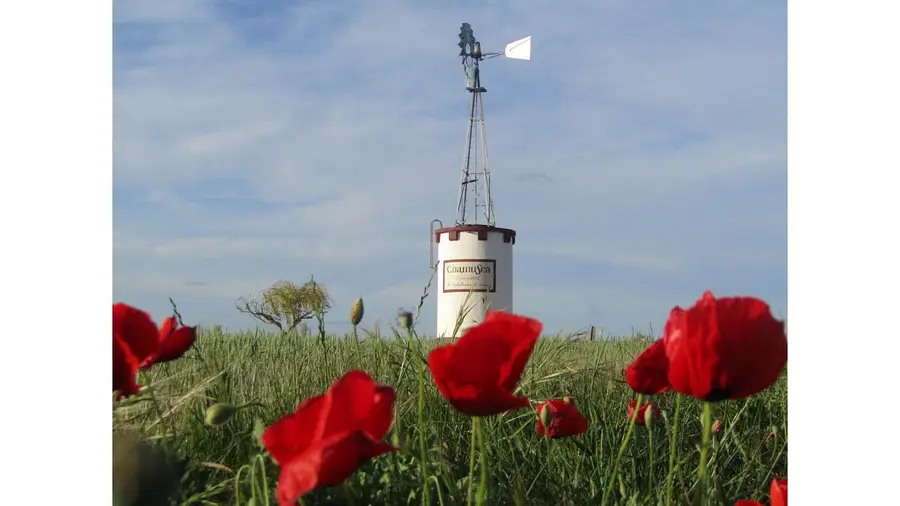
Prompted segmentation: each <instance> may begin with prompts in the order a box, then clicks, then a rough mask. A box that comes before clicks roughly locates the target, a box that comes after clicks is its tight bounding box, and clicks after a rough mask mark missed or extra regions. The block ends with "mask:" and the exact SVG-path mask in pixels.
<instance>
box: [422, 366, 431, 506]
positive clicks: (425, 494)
mask: <svg viewBox="0 0 900 506" xmlns="http://www.w3.org/2000/svg"><path fill="white" fill-rule="evenodd" d="M419 460H420V461H421V465H422V504H423V506H427V505H429V504H431V501H430V500H429V493H428V451H427V450H426V445H425V364H424V363H423V362H419Z"/></svg>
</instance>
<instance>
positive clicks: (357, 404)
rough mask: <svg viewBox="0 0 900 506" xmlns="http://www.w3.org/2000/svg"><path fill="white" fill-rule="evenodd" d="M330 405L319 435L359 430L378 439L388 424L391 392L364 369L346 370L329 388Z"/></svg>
mask: <svg viewBox="0 0 900 506" xmlns="http://www.w3.org/2000/svg"><path fill="white" fill-rule="evenodd" d="M325 395H326V396H331V398H332V405H331V409H330V412H329V415H328V421H327V422H326V428H325V433H324V434H323V437H327V436H328V435H329V434H333V433H339V432H343V431H349V430H357V429H362V430H364V431H366V432H367V433H369V434H370V435H371V436H372V437H373V438H375V439H381V438H383V437H384V435H385V434H386V433H387V431H388V429H389V428H390V426H391V421H392V417H393V403H394V392H393V389H391V388H390V387H386V386H384V385H378V384H377V383H375V381H374V380H373V379H372V378H371V377H370V376H369V375H368V374H366V373H365V372H363V371H360V370H354V371H350V372H348V373H347V374H345V375H344V376H343V377H341V378H340V379H339V380H337V381H336V382H334V384H332V385H331V387H329V389H328V392H326V394H325Z"/></svg>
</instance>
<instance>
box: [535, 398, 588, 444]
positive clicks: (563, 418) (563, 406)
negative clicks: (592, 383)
mask: <svg viewBox="0 0 900 506" xmlns="http://www.w3.org/2000/svg"><path fill="white" fill-rule="evenodd" d="M545 406H546V409H547V411H546V412H545V411H544V407H545ZM544 413H547V415H545V414H544ZM537 414H538V419H537V425H536V426H535V430H536V431H537V433H538V434H540V435H541V436H547V437H549V438H551V439H555V438H560V437H570V436H577V435H578V434H584V433H585V432H587V429H588V422H587V418H585V417H584V415H582V414H581V412H580V411H578V408H576V407H575V401H574V400H572V399H571V398H568V397H566V398H563V399H550V400H548V401H546V402H539V403H538V405H537ZM545 416H546V419H547V420H548V421H549V423H548V424H547V426H545V425H544V420H541V418H542V417H545Z"/></svg>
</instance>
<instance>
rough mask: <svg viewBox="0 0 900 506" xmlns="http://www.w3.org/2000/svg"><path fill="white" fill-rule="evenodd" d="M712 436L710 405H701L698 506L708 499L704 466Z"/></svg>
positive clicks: (707, 477) (706, 476) (702, 505)
mask: <svg viewBox="0 0 900 506" xmlns="http://www.w3.org/2000/svg"><path fill="white" fill-rule="evenodd" d="M711 435H712V404H711V403H709V402H704V403H703V439H702V446H701V447H700V465H699V466H698V467H697V480H698V481H699V483H700V495H699V497H700V506H706V503H707V498H708V497H709V473H708V472H707V469H706V464H707V462H708V460H709V440H710V438H711Z"/></svg>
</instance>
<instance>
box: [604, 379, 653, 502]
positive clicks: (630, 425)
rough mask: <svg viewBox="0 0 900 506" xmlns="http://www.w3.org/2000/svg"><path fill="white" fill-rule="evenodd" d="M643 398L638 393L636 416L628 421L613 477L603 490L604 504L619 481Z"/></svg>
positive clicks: (614, 465)
mask: <svg viewBox="0 0 900 506" xmlns="http://www.w3.org/2000/svg"><path fill="white" fill-rule="evenodd" d="M643 398H644V396H643V395H642V394H638V397H637V403H636V404H635V406H634V416H632V417H631V419H630V420H629V421H628V431H627V432H626V433H625V439H623V440H622V445H621V446H619V453H617V454H616V460H615V461H614V462H613V471H612V473H613V474H612V477H610V479H609V483H607V484H606V490H604V491H603V500H602V501H601V503H600V504H601V505H602V506H606V503H607V501H609V494H610V493H612V489H613V487H614V486H615V484H616V483H617V481H616V480H617V479H618V478H619V464H620V463H621V462H622V455H623V454H624V453H625V449H626V448H628V441H629V440H630V439H631V434H632V433H633V432H634V423H635V421H637V417H638V413H639V412H640V409H641V401H642V400H643Z"/></svg>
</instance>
